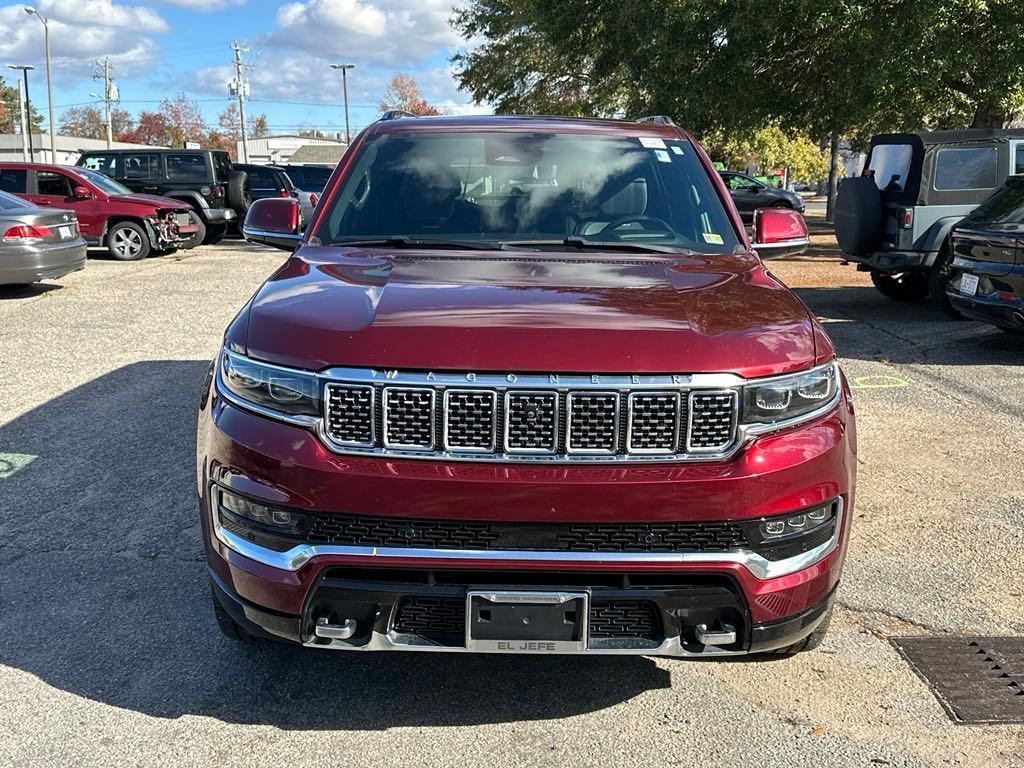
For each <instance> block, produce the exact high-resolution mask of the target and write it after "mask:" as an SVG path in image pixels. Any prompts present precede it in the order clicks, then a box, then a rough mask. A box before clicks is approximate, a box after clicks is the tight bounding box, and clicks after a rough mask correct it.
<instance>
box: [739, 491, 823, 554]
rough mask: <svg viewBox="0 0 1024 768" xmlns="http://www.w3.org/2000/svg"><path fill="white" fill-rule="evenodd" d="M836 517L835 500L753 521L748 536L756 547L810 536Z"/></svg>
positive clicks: (748, 528) (748, 529)
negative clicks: (792, 512) (822, 504)
mask: <svg viewBox="0 0 1024 768" xmlns="http://www.w3.org/2000/svg"><path fill="white" fill-rule="evenodd" d="M835 519H836V504H835V502H833V503H831V504H827V505H825V506H823V507H815V508H814V509H808V510H804V511H803V512H797V513H795V514H792V515H787V516H785V517H775V518H772V519H771V520H762V521H760V522H759V523H751V524H750V525H749V526H748V527H747V536H748V538H749V539H750V543H751V544H753V545H754V546H755V547H757V546H758V545H774V544H775V543H776V542H779V543H781V542H787V541H791V540H793V539H800V538H801V537H805V536H808V535H810V534H812V533H814V532H816V531H819V530H821V529H822V528H823V527H825V526H828V525H831V524H832V523H833V522H835Z"/></svg>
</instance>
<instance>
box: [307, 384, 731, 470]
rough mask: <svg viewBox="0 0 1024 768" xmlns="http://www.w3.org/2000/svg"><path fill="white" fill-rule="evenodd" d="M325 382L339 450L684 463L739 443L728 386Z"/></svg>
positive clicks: (328, 430)
mask: <svg viewBox="0 0 1024 768" xmlns="http://www.w3.org/2000/svg"><path fill="white" fill-rule="evenodd" d="M357 374H359V375H357ZM324 377H325V379H327V383H326V384H325V387H324V390H323V391H324V419H323V423H322V425H321V429H320V433H321V435H322V437H323V438H324V440H325V442H326V443H327V445H328V447H330V448H331V449H332V450H334V451H336V452H338V453H354V454H367V455H385V456H387V455H392V456H403V457H405V456H409V457H418V458H442V459H451V458H456V459H457V458H463V459H464V460H467V461H531V460H532V461H565V462H573V461H587V460H590V461H605V462H609V461H611V462H618V461H648V462H651V461H685V460H688V459H693V460H696V459H702V460H709V459H712V458H715V457H721V456H725V455H728V454H729V453H730V452H731V451H732V450H733V449H734V448H735V447H736V445H737V439H738V438H737V436H738V430H737V422H738V408H739V398H738V394H737V393H738V386H739V383H737V384H735V385H732V381H733V380H734V379H730V378H727V377H703V378H704V379H709V383H712V384H719V386H718V387H716V388H712V387H710V386H707V385H706V384H704V383H703V381H701V382H700V384H698V383H696V382H695V381H694V380H693V379H694V378H700V377H693V378H691V377H688V376H603V377H598V376H556V375H549V376H513V375H509V376H501V377H498V376H480V377H476V376H475V375H473V374H469V375H463V376H457V375H455V374H443V375H435V374H433V373H430V374H417V373H408V374H406V373H397V372H388V373H387V374H385V373H383V372H375V371H362V370H361V369H336V371H335V372H330V373H329V374H324ZM349 377H351V379H350V378H349ZM360 379H361V380H360ZM723 384H729V385H730V386H729V387H725V386H722V385H723Z"/></svg>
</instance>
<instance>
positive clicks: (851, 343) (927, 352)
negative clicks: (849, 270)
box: [793, 286, 1024, 365]
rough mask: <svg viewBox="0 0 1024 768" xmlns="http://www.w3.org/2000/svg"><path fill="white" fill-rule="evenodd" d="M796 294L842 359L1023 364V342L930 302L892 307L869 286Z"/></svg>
mask: <svg viewBox="0 0 1024 768" xmlns="http://www.w3.org/2000/svg"><path fill="white" fill-rule="evenodd" d="M793 292H794V293H796V295H797V296H799V297H800V298H801V299H802V300H803V301H804V303H805V304H807V306H809V307H810V308H811V310H812V311H813V312H815V313H816V314H817V315H818V316H819V317H821V318H823V319H824V320H825V326H824V327H825V330H826V331H827V332H828V334H829V336H831V337H832V340H833V341H834V342H835V344H836V349H837V350H838V352H839V355H840V357H845V358H854V359H862V360H886V361H888V362H891V363H897V364H904V363H907V364H909V363H929V364H935V365H1021V364H1024V337H1020V336H1014V335H1012V334H1009V333H1004V332H1003V331H1001V330H999V329H998V328H996V327H995V326H992V325H989V324H987V323H981V322H975V321H973V320H954V319H952V318H950V317H949V316H948V315H946V314H945V313H944V312H943V311H942V310H941V309H939V308H938V306H936V305H935V304H933V303H932V302H930V301H922V302H919V303H901V302H897V301H892V300H891V299H887V298H886V297H884V296H882V295H881V294H880V293H879V292H878V291H877V290H875V289H874V288H873V287H871V286H840V287H835V288H795V289H793Z"/></svg>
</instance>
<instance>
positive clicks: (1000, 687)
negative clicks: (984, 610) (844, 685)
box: [891, 637, 1024, 724]
mask: <svg viewBox="0 0 1024 768" xmlns="http://www.w3.org/2000/svg"><path fill="white" fill-rule="evenodd" d="M891 642H892V644H893V646H895V648H896V650H897V651H899V652H900V654H901V655H902V656H903V657H904V658H905V659H906V660H907V662H908V663H909V664H910V666H911V668H912V669H913V670H914V672H916V673H917V674H918V676H919V677H920V678H921V679H922V680H924V681H925V683H926V684H927V685H928V687H929V688H931V690H932V692H933V693H934V694H935V697H936V698H937V699H938V700H939V703H940V704H942V706H943V708H944V709H945V710H946V712H947V713H948V714H949V717H950V719H952V720H953V722H955V723H963V724H970V723H975V724H977V723H990V724H991V723H1001V724H1007V723H1024V637H894V638H892V639H891Z"/></svg>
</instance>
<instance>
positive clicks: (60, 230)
mask: <svg viewBox="0 0 1024 768" xmlns="http://www.w3.org/2000/svg"><path fill="white" fill-rule="evenodd" d="M57 234H59V235H60V239H61V240H70V239H71V238H72V237H74V235H73V234H72V233H71V227H57Z"/></svg>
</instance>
